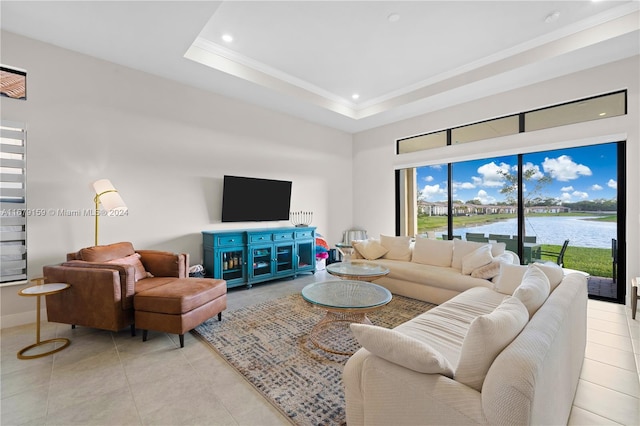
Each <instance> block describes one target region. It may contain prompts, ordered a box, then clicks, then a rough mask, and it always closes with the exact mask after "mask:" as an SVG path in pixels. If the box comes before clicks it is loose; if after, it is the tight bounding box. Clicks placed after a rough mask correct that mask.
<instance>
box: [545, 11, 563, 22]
mask: <svg viewBox="0 0 640 426" xmlns="http://www.w3.org/2000/svg"><path fill="white" fill-rule="evenodd" d="M559 17H560V12H558V11H557V10H556V11H555V12H552V13H550V14H548V15H547V16H546V17H545V18H544V22H545V23H546V24H550V23H552V22H555V21H557V20H558V18H559Z"/></svg>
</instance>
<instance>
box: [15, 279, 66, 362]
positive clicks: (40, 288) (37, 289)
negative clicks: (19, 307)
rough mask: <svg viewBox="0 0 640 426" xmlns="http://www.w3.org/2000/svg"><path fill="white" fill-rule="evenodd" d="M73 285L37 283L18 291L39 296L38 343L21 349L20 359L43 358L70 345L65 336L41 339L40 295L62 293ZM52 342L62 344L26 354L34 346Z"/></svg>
mask: <svg viewBox="0 0 640 426" xmlns="http://www.w3.org/2000/svg"><path fill="white" fill-rule="evenodd" d="M33 281H43V279H42V278H36V279H35V280H33ZM69 287H71V286H70V285H69V284H67V283H48V284H36V285H33V286H31V287H26V288H23V289H22V290H20V291H19V292H18V294H19V295H20V296H35V297H37V310H36V343H34V344H33V345H29V346H27V347H26V348H23V349H21V350H20V351H19V352H18V358H19V359H34V358H41V357H43V356H47V355H51V354H54V353H56V352H59V351H61V350H63V349H64V348H66V347H67V346H69V344H71V341H69V339H67V338H64V337H56V338H54V339H47V340H40V297H41V296H46V295H48V294H56V293H60V292H61V291H64V290H66V289H68V288H69ZM52 343H62V346H59V347H57V348H54V349H52V350H50V351H47V352H41V353H37V354H34V355H26V354H25V353H26V352H28V351H29V350H31V349H33V348H37V347H38V346H42V345H48V344H52Z"/></svg>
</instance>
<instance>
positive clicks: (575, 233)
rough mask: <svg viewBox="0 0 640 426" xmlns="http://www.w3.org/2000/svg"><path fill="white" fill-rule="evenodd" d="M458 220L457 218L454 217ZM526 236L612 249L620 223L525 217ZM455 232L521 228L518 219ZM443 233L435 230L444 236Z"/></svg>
mask: <svg viewBox="0 0 640 426" xmlns="http://www.w3.org/2000/svg"><path fill="white" fill-rule="evenodd" d="M454 222H455V219H454ZM525 227H526V234H527V235H535V236H536V237H537V242H538V243H542V244H556V245H562V243H563V242H564V240H569V245H572V246H577V247H597V248H611V239H612V238H617V236H616V233H617V224H616V223H615V222H601V221H597V220H589V219H588V218H587V217H584V216H580V217H528V218H526V219H525ZM455 229H456V230H455V232H454V234H456V235H462V237H463V238H464V235H465V233H467V232H482V233H484V234H485V235H486V236H489V234H508V235H516V234H517V231H518V221H517V219H507V220H505V221H501V222H494V223H491V224H487V225H480V226H472V227H468V228H455ZM441 234H442V232H436V235H438V236H439V235H441Z"/></svg>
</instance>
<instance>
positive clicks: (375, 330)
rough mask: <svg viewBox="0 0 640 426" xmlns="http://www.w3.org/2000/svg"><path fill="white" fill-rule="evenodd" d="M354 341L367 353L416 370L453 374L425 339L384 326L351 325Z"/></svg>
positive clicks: (449, 365)
mask: <svg viewBox="0 0 640 426" xmlns="http://www.w3.org/2000/svg"><path fill="white" fill-rule="evenodd" d="M351 331H352V332H353V334H354V335H355V337H356V339H358V342H360V344H361V345H362V346H363V347H364V348H365V349H366V350H368V351H369V352H371V353H373V354H374V355H377V356H379V357H380V358H384V359H386V360H387V361H389V362H393V363H394V364H398V365H401V366H403V367H405V368H408V369H410V370H413V371H417V372H419V373H427V374H442V375H443V376H447V377H453V368H452V367H451V364H450V363H449V361H447V359H446V358H445V357H444V356H442V354H440V353H439V352H438V351H436V350H435V349H434V348H433V347H431V346H430V345H429V344H427V343H425V342H421V341H420V340H417V339H414V338H412V337H410V336H407V335H406V334H403V333H400V332H398V331H395V330H389V329H387V328H384V327H378V326H375V325H368V324H351Z"/></svg>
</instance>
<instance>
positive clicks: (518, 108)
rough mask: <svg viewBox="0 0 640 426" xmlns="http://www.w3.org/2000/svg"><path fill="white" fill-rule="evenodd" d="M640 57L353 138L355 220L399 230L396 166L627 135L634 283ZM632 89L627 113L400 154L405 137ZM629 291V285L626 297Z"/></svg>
mask: <svg viewBox="0 0 640 426" xmlns="http://www.w3.org/2000/svg"><path fill="white" fill-rule="evenodd" d="M639 60H640V57H639V56H635V57H633V58H629V59H626V60H623V61H619V62H616V63H612V64H609V65H605V66H601V67H597V68H592V69H590V70H586V71H583V72H580V73H576V74H572V75H568V76H565V77H561V78H557V79H555V80H551V81H548V82H544V83H540V84H535V85H531V86H529V87H525V88H522V89H519V90H513V91H509V92H505V93H500V94H496V95H494V96H491V97H488V98H484V99H480V100H477V101H473V102H469V103H466V104H461V105H458V106H455V107H451V108H447V109H444V110H440V111H436V112H433V113H429V114H425V115H421V116H418V117H415V118H412V119H409V120H404V121H401V122H397V123H393V124H390V125H387V126H383V127H380V128H377V129H373V130H370V131H365V132H361V133H358V134H356V135H354V146H353V156H354V162H353V174H354V178H353V180H354V187H353V193H354V222H355V223H357V224H359V225H361V226H362V227H364V228H365V229H367V231H368V233H369V235H371V236H376V235H377V234H380V233H383V234H388V235H394V233H395V204H394V193H395V191H394V180H393V176H394V170H395V169H396V168H402V167H412V166H419V165H427V164H445V163H447V162H456V161H464V160H470V159H479V158H488V157H492V156H498V155H508V154H517V153H527V152H535V151H545V150H549V149H558V148H563V147H568V146H579V145H589V144H594V143H603V142H614V141H618V140H624V139H626V140H627V144H626V146H627V214H626V221H627V235H626V240H627V271H626V276H627V281H628V284H627V285H628V286H629V285H630V284H629V282H630V280H631V278H632V277H634V276H636V275H640V264H639V263H638V261H637V259H638V255H639V253H640V250H639V245H638V241H639V240H640V226H639V224H640V186H639V185H638V182H639V181H640V172H639V168H638V166H637V165H638V161H639V160H640V147H639V145H640V134H639V131H640V121H639V119H638V117H639V115H640V97H639V93H638V89H639V81H638V75H640V67H639ZM621 89H627V90H628V98H627V99H628V111H627V112H628V113H627V115H625V116H622V117H615V118H609V119H604V120H598V121H592V122H588V123H580V124H576V125H570V126H562V127H558V128H554V129H546V130H541V131H537V132H530V133H522V134H519V135H514V136H509V137H502V138H496V139H491V140H486V141H478V142H473V143H469V144H463V145H457V146H449V147H444V148H438V149H432V150H428V151H422V152H419V153H412V154H405V155H399V156H397V155H394V152H395V151H394V150H395V140H396V139H398V138H402V137H406V136H411V135H417V134H422V133H429V132H432V131H436V130H442V129H447V128H451V127H456V126H459V125H462V124H468V123H472V122H478V121H483V120H487V119H491V118H495V117H500V116H505V115H509V114H513V113H517V112H522V111H528V110H532V109H536V108H540V107H544V106H548V105H554V104H559V103H563V102H567V101H571V100H575V99H581V98H585V97H589V96H593V95H598V94H603V93H608V92H613V91H616V90H621ZM628 294H629V290H627V295H628Z"/></svg>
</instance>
